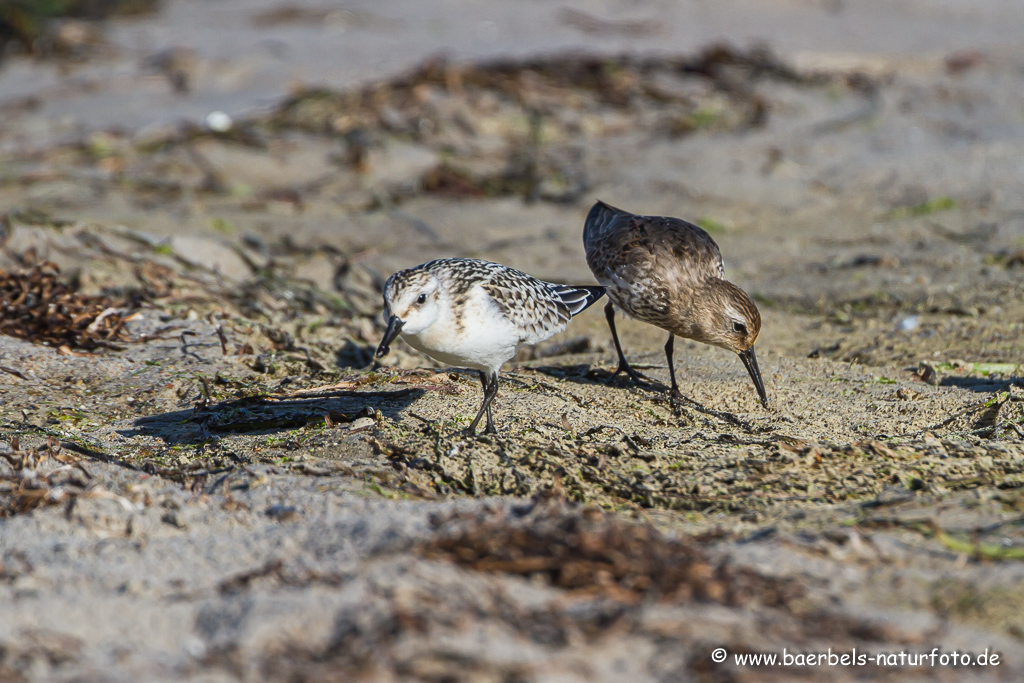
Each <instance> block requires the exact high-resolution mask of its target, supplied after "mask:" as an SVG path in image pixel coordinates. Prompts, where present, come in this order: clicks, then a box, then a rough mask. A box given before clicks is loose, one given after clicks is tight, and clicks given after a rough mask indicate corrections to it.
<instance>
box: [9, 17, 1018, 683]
mask: <svg viewBox="0 0 1024 683" xmlns="http://www.w3.org/2000/svg"><path fill="white" fill-rule="evenodd" d="M242 4H245V3H233V2H223V3H218V6H217V8H216V9H207V10H205V11H207V12H208V14H206V15H202V14H197V12H201V11H203V10H201V8H199V7H198V4H197V3H192V2H186V1H184V0H182V1H181V2H170V3H168V7H167V9H166V14H165V15H162V16H161V17H154V18H146V19H138V20H133V21H120V22H117V23H114V24H112V25H111V26H109V27H107V30H106V32H105V33H104V34H103V35H104V38H103V42H102V44H100V45H94V46H92V47H88V48H85V47H83V50H84V52H83V53H82V55H81V56H79V57H77V58H76V59H77V60H78V61H75V60H71V61H68V60H66V59H65V60H57V61H50V62H46V61H44V62H32V61H30V60H28V59H24V58H9V59H8V60H7V61H6V62H5V63H4V64H3V70H2V71H0V94H2V95H3V99H2V101H0V107H3V108H4V112H5V119H4V121H3V123H2V124H0V150H2V156H0V206H2V207H4V211H5V214H4V219H3V221H2V222H0V247H2V255H0V267H2V268H3V269H4V270H7V271H10V272H15V271H19V269H23V268H26V267H30V265H31V263H32V262H38V261H39V260H42V259H48V260H49V261H52V262H54V263H56V264H57V265H58V266H59V267H60V269H61V272H62V277H64V278H65V280H66V281H68V282H71V283H72V284H73V285H74V287H76V288H77V289H78V291H80V292H81V293H84V294H101V293H102V294H106V295H108V296H110V297H112V298H113V299H115V300H118V301H121V302H134V305H135V306H136V307H137V313H138V314H137V315H136V316H135V317H133V318H132V319H131V320H129V321H128V322H127V324H126V327H125V330H126V335H125V338H126V340H124V341H122V342H120V343H118V348H117V349H100V350H96V351H85V350H80V349H75V348H66V349H63V350H60V349H55V348H53V347H52V346H44V345H40V344H33V343H31V341H29V340H24V339H17V338H14V337H6V336H0V370H2V372H0V392H2V395H3V401H2V404H0V437H2V440H0V455H2V456H3V458H2V459H0V474H2V475H3V477H4V479H3V480H0V504H2V506H3V507H2V508H0V510H2V511H3V514H4V515H5V516H4V517H0V613H2V614H3V618H0V680H4V681H6V680H11V681H22V680H76V681H80V680H94V679H95V680H126V681H127V680H182V679H189V680H210V681H214V680H345V681H351V680H367V681H370V680H372V681H378V680H380V681H413V680H428V681H575V680H580V681H583V680H587V681H592V680H600V681H621V680H625V679H630V680H637V681H646V680H657V681H688V680H695V681H755V680H778V681H784V680H792V679H793V678H794V677H800V678H806V679H809V680H823V681H846V680H901V681H902V680H907V681H910V680H950V681H953V680H956V681H973V680H978V681H1002V680H1005V681H1015V680H1020V679H1021V678H1022V676H1024V616H1022V615H1024V593H1022V589H1021V586H1022V585H1024V583H1022V578H1024V564H1022V563H1021V560H1022V559H1024V527H1022V519H1024V518H1022V514H1024V498H1022V496H1021V493H1020V490H1021V488H1022V487H1024V431H1022V428H1024V394H1022V393H1021V389H1020V387H1019V383H1018V377H1019V375H1020V371H1019V368H1018V365H1017V364H1018V362H1019V359H1020V357H1021V351H1022V346H1024V335H1022V331H1021V330H1022V328H1021V323H1020V320H1021V319H1022V313H1024V303H1022V300H1021V296H1020V294H1021V291H1020V290H1021V287H1020V284H1019V280H1020V272H1021V271H1020V266H1021V264H1022V263H1024V203H1022V199H1021V198H1022V197H1024V167H1022V165H1021V159H1024V52H1021V51H1020V49H1019V47H1018V46H1016V45H1014V41H1015V40H1016V38H1015V35H1014V34H1015V32H1016V29H1017V27H1019V26H1020V16H1019V13H1020V10H1019V7H1018V6H1017V4H1016V3H1011V2H1006V3H999V2H991V3H985V4H974V3H953V2H951V3H943V4H942V5H941V6H939V5H934V4H930V3H929V4H926V3H906V4H905V5H901V7H900V8H899V9H898V10H891V9H889V7H888V3H829V2H772V3H741V2H734V3H728V4H726V5H722V4H718V5H715V6H714V7H712V6H710V5H707V4H705V3H690V4H688V5H686V6H685V7H682V6H679V7H675V6H673V7H671V8H668V7H666V6H664V5H663V4H661V3H653V2H652V3H631V4H629V5H619V4H615V3H572V4H567V5H564V6H562V5H557V6H556V5H554V4H551V3H541V2H533V3H525V4H524V3H499V4H493V5H492V4H488V5H486V6H485V5H484V4H483V3H446V4H443V5H438V6H437V7H435V8H433V9H426V8H425V7H426V6H425V5H424V6H421V5H419V4H413V3H394V4H388V3H383V4H380V3H377V4H370V3H366V5H365V6H363V5H359V4H354V5H351V6H349V5H346V7H344V8H340V9H339V8H327V9H325V8H324V7H323V6H319V5H318V6H316V7H313V6H310V7H307V8H304V9H302V8H296V7H290V8H285V9H282V8H281V7H279V6H276V5H273V4H270V3H263V4H260V5H259V6H256V5H254V4H245V5H246V6H245V7H242V6H241V5H242ZM275 8H276V9H275ZM460 13H461V15H460ZM453 16H461V19H460V20H459V21H455V20H454V19H453V18H452V17H453ZM203 17H205V19H203ZM1014 21H1017V23H1016V24H1014V23H1013V22H1014ZM424 27H426V29H424ZM534 29H536V30H534ZM189 31H191V33H190V32H189ZM185 35H188V36H189V40H188V41H186V40H185V39H184V38H183V37H182V36H185ZM222 36H223V38H222V39H221V40H218V39H219V38H221V37H222ZM341 36H344V37H345V39H344V40H341V38H340V37H341ZM718 36H724V37H730V38H733V39H734V40H735V43H734V47H731V48H729V49H717V50H715V49H708V47H707V46H708V45H709V44H710V42H711V40H712V39H713V38H715V37H718ZM754 37H759V38H762V39H766V40H767V41H768V45H769V46H770V47H771V48H772V50H770V51H767V50H765V49H762V48H756V47H751V45H750V43H749V39H751V38H754ZM272 39H273V40H276V41H278V42H277V43H273V40H272ZM304 42H305V43H308V49H305V50H303V49H302V45H303V43H304ZM638 42H642V43H643V44H642V45H639V46H638ZM270 43H273V44H270ZM282 44H284V45H285V47H282V46H281V45H282ZM268 45H269V46H268ZM335 45H338V46H339V47H338V49H337V52H336V53H335V52H332V51H331V47H332V46H335ZM275 46H276V47H275ZM440 46H448V47H450V48H451V52H452V54H453V59H452V60H451V61H449V62H438V61H433V60H431V59H430V56H431V55H433V54H435V53H436V52H437V48H438V47H440ZM176 47H177V48H181V50H179V51H178V52H175V53H173V54H171V53H166V52H165V50H166V49H169V48H176ZM185 48H188V50H185ZM570 48H572V49H574V50H577V52H566V51H564V50H568V49H570ZM580 48H586V49H587V54H588V55H590V56H589V57H583V56H580V53H579V52H578V50H579V49H580ZM623 51H626V52H628V53H630V54H632V55H635V56H632V57H628V58H621V57H619V56H618V55H620V54H621V53H622V52H623ZM154 54H163V55H164V57H165V58H166V59H164V61H161V60H159V59H158V60H155V61H154V60H152V59H148V58H147V56H152V55H154ZM261 55H262V56H261ZM268 55H269V56H268ZM182 78H184V79H185V81H186V82H187V84H188V87H187V89H186V91H184V92H179V93H178V94H174V91H173V87H172V86H173V84H174V83H179V84H180V83H181V82H182V81H181V79H182ZM47 79H48V80H47ZM19 84H20V85H19ZM89 84H92V85H89ZM300 86H303V87H300ZM286 91H287V92H288V93H290V94H288V95H287V96H286ZM26 98H27V99H26ZM212 110H223V111H225V112H227V113H228V114H229V116H230V117H231V125H230V127H227V129H226V130H222V131H216V130H211V129H210V128H209V126H208V125H207V124H204V120H205V117H206V115H207V114H208V113H209V112H210V111H212ZM595 198H601V199H603V200H605V201H608V202H610V203H612V204H615V205H618V206H622V207H623V208H626V209H630V210H634V211H637V212H644V213H649V214H671V215H677V216H682V217H686V218H689V219H691V220H694V221H696V222H699V223H701V224H702V225H703V226H705V227H706V228H707V229H708V230H709V231H710V232H712V234H713V236H714V237H715V239H716V240H717V241H718V242H719V244H720V245H721V248H722V251H723V254H724V255H725V261H726V267H727V274H728V276H729V277H730V279H732V280H733V281H734V282H736V283H737V284H738V285H740V286H742V287H744V288H745V289H746V290H747V291H749V292H750V293H751V294H752V295H753V296H754V298H755V299H756V301H757V302H758V304H759V306H760V308H761V313H762V316H763V320H764V326H763V330H762V333H761V337H760V339H759V341H758V343H757V350H758V357H759V360H760V364H761V369H762V372H763V374H764V377H765V382H766V384H767V386H768V393H769V396H770V399H771V407H770V409H768V410H765V409H763V408H761V407H760V405H759V404H758V402H757V400H756V395H755V393H754V391H753V387H752V386H751V384H750V381H749V378H748V377H747V375H746V372H745V371H744V369H743V366H742V365H741V363H740V362H739V361H738V359H736V358H735V357H733V356H731V354H728V353H727V352H724V351H721V350H718V349H712V348H709V347H704V346H700V345H696V344H693V343H681V344H679V343H677V346H676V357H677V373H678V376H679V380H680V384H681V389H682V391H683V392H684V394H685V395H686V396H687V397H688V400H687V402H685V403H684V404H683V405H682V406H681V407H680V408H679V409H678V410H673V408H672V406H670V405H669V403H668V401H667V400H666V398H665V395H664V392H663V390H644V389H638V388H634V387H630V386H628V385H626V384H624V383H619V382H611V383H609V381H608V375H609V373H610V370H612V369H614V351H613V350H612V348H611V343H610V339H609V335H608V331H607V327H606V325H605V321H604V318H603V314H602V312H601V310H600V307H595V308H594V309H593V310H591V311H588V312H586V313H585V314H584V315H582V316H580V317H579V318H578V319H577V320H575V321H574V322H573V324H572V325H571V326H570V328H569V330H568V331H567V332H565V333H564V334H562V335H560V336H559V337H557V338H555V339H553V340H551V341H549V342H546V343H545V344H542V345H541V346H539V347H538V348H536V349H532V350H524V351H523V352H522V353H521V355H520V356H519V357H518V358H517V359H516V362H514V363H511V364H509V366H507V367H506V371H505V373H504V374H503V378H502V384H501V390H500V393H499V396H498V398H497V400H496V402H495V417H496V420H497V422H498V425H499V429H500V432H501V433H500V434H499V435H498V436H497V437H478V438H475V439H467V438H465V437H461V436H458V435H457V432H458V430H459V429H460V428H461V427H463V426H465V425H466V424H467V423H468V421H469V420H470V419H471V418H472V416H473V414H474V413H475V411H476V408H477V406H478V405H479V400H480V390H479V386H478V382H477V380H476V379H475V378H474V377H473V376H471V375H469V374H467V373H464V372H456V371H453V370H452V369H448V368H441V367H438V366H437V365H436V364H434V363H433V362H431V361H430V360H429V359H426V358H423V357H422V356H419V355H417V354H416V352H415V351H413V350H412V349H411V348H409V347H407V346H405V345H404V344H402V343H398V344H396V345H395V347H394V349H395V350H394V352H393V353H392V354H391V355H390V356H389V357H388V358H387V359H385V363H386V365H385V366H379V365H375V364H372V359H371V351H372V349H373V348H374V347H375V345H376V343H377V341H378V340H379V336H380V334H381V332H382V328H381V325H380V320H379V311H380V295H379V291H380V285H381V283H382V281H383V278H385V277H386V276H387V275H388V274H390V273H391V272H392V271H393V270H395V269H397V268H400V267H405V266H409V265H413V264H416V263H420V262H422V261H424V260H426V259H428V258H431V257H436V256H442V255H461V256H473V257H481V258H488V259H492V260H496V261H500V262H503V263H507V264H509V265H512V266H515V267H517V268H520V269H523V270H525V271H528V272H531V273H533V274H535V275H537V276H540V277H543V278H545V279H549V280H552V281H561V282H581V283H587V282H592V277H591V275H590V274H589V272H588V271H587V268H586V264H585V261H584V260H583V254H582V245H581V242H580V235H581V232H582V221H583V217H584V216H585V214H586V212H587V210H588V209H589V206H590V204H591V202H592V201H593V200H594V199H595ZM619 329H620V333H621V335H622V339H623V343H624V345H625V347H626V349H627V354H628V355H629V357H630V358H631V359H632V360H633V361H635V362H636V364H637V367H638V368H640V369H642V371H643V372H644V373H646V374H647V375H649V376H650V377H652V378H653V379H654V380H656V381H657V382H660V383H667V381H668V371H667V367H666V366H665V360H664V355H663V353H662V351H661V347H662V345H663V344H664V334H663V333H662V332H661V331H659V330H656V329H653V328H650V327H648V326H645V325H642V324H640V323H636V322H632V321H628V320H627V321H622V322H620V324H619ZM718 647H723V648H726V650H727V651H728V653H729V656H728V658H727V659H726V661H724V662H720V663H719V662H715V661H713V660H712V657H711V653H712V651H713V650H714V649H715V648H718ZM783 648H787V650H788V652H790V653H794V652H800V653H818V652H826V651H827V650H828V649H829V648H831V650H832V651H833V652H840V651H841V652H850V651H852V650H853V648H856V649H857V651H858V652H861V653H867V654H869V655H871V656H872V657H874V656H876V655H879V654H888V653H899V652H900V651H905V652H907V653H917V652H931V651H932V649H933V648H940V650H941V651H943V652H946V653H952V652H953V651H954V650H956V651H957V652H959V653H963V652H969V653H971V654H972V655H976V654H978V653H982V652H984V651H986V650H987V651H988V652H989V653H997V654H998V655H999V657H1000V659H999V664H998V665H997V666H970V667H942V666H939V665H938V664H936V665H934V666H932V665H930V664H926V665H924V666H909V665H897V666H880V665H878V664H875V663H868V664H865V665H864V666H860V667H844V666H816V667H789V668H784V667H770V666H765V665H760V666H755V665H745V664H740V663H738V662H737V661H736V660H735V659H734V658H733V656H732V655H734V654H747V653H776V654H779V655H780V656H781V652H782V649H783Z"/></svg>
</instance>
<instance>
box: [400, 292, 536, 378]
mask: <svg viewBox="0 0 1024 683" xmlns="http://www.w3.org/2000/svg"><path fill="white" fill-rule="evenodd" d="M479 292H480V295H479V296H472V297H470V299H469V301H467V302H466V304H465V308H464V310H463V313H462V317H461V323H462V324H461V326H460V325H458V324H457V323H456V319H455V318H454V316H453V317H450V318H448V317H445V318H442V319H440V320H438V321H437V322H435V323H434V324H433V325H431V326H430V327H428V328H427V329H425V330H423V331H422V332H419V333H417V334H414V335H412V334H405V333H403V334H402V338H403V339H405V340H406V341H407V342H408V343H409V346H411V347H413V348H414V349H417V350H419V351H422V352H423V353H425V354H427V355H428V356H430V357H431V358H433V359H434V360H438V361H441V362H442V363H447V364H448V365H454V366H457V367H467V368H473V369H474V370H484V371H487V372H497V371H498V369H499V368H500V367H501V366H502V364H503V363H505V361H507V360H508V359H509V358H511V357H512V356H514V355H515V354H516V351H517V350H518V348H519V346H520V339H521V334H520V332H519V330H518V329H517V328H516V327H515V326H514V325H513V324H512V323H511V322H509V321H508V319H507V318H505V316H503V315H502V314H501V312H500V311H499V310H498V309H497V307H496V306H495V305H494V303H493V302H491V301H490V299H489V297H487V295H486V294H484V292H483V290H482V289H480V290H479Z"/></svg>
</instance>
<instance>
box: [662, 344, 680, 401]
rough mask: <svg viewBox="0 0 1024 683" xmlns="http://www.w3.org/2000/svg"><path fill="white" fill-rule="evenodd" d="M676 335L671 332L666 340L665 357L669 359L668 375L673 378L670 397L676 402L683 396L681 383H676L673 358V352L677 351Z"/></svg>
mask: <svg viewBox="0 0 1024 683" xmlns="http://www.w3.org/2000/svg"><path fill="white" fill-rule="evenodd" d="M675 342H676V336H675V335H674V334H672V333H671V332H670V333H669V335H668V341H667V342H665V358H666V359H667V360H668V375H669V377H671V378H672V388H671V389H669V392H668V397H669V400H670V401H671V402H672V403H675V401H676V399H680V398H682V397H683V395H682V393H680V391H679V384H677V383H676V364H675V362H674V361H673V359H672V354H673V353H674V351H675Z"/></svg>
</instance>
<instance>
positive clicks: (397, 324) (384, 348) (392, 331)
mask: <svg viewBox="0 0 1024 683" xmlns="http://www.w3.org/2000/svg"><path fill="white" fill-rule="evenodd" d="M404 324H405V323H403V322H402V319H401V318H399V317H398V316H397V315H393V316H391V317H390V318H388V329H386V330H384V338H383V339H381V340H380V346H378V347H377V358H383V357H384V356H386V355H388V352H389V351H391V342H393V341H395V337H397V336H398V335H399V334H400V333H401V332H402V325H404ZM747 367H750V366H747ZM754 367H755V368H756V367H757V365H756V364H755V365H754Z"/></svg>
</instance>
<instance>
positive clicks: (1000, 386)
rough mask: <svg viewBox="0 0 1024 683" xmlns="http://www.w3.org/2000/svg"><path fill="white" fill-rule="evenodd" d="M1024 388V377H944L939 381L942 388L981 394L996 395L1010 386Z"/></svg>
mask: <svg viewBox="0 0 1024 683" xmlns="http://www.w3.org/2000/svg"><path fill="white" fill-rule="evenodd" d="M1013 385H1016V386H1019V387H1020V386H1024V377H1001V378H999V379H994V378H992V377H963V376H955V377H943V378H942V379H940V380H939V386H940V387H959V388H961V389H966V390H968V391H974V392H977V393H979V394H995V393H999V392H1000V391H1004V390H1005V389H1007V388H1008V387H1010V386H1013Z"/></svg>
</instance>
